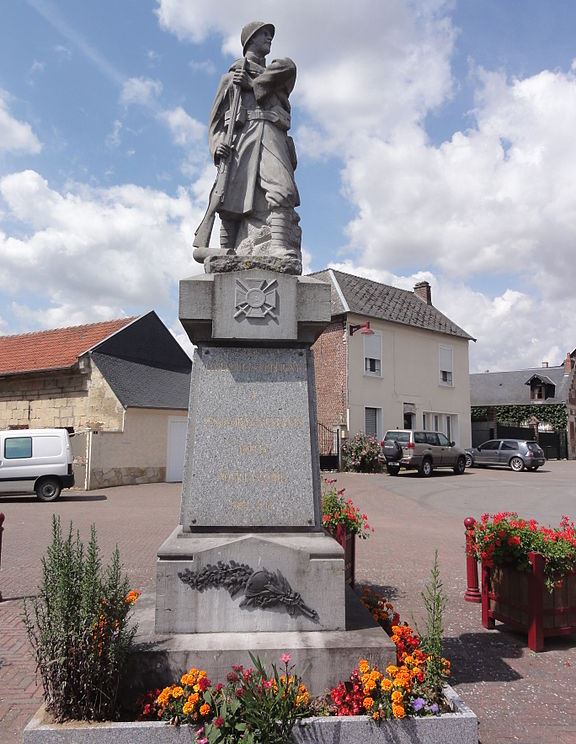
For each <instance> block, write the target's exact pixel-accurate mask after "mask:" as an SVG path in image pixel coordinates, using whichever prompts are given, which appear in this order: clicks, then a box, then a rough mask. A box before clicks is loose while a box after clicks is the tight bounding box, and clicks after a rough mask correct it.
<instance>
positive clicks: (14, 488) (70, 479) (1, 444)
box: [0, 429, 74, 501]
mask: <svg viewBox="0 0 576 744" xmlns="http://www.w3.org/2000/svg"><path fill="white" fill-rule="evenodd" d="M73 485H74V474H73V472H72V448H71V447H70V438H69V436H68V432H67V431H66V429H13V430H10V431H0V494H1V493H30V492H31V491H35V492H36V496H37V497H38V498H39V499H40V501H54V500H55V499H57V498H58V496H60V492H61V491H62V489H63V488H71V487H72V486H73Z"/></svg>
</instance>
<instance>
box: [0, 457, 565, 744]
mask: <svg viewBox="0 0 576 744" xmlns="http://www.w3.org/2000/svg"><path fill="white" fill-rule="evenodd" d="M547 468H548V473H540V471H539V472H538V474H535V473H534V474H532V473H519V474H516V473H511V472H509V471H506V472H504V471H500V472H498V471H495V470H486V471H484V470H472V471H467V472H466V474H465V475H464V476H462V477H455V476H453V475H452V474H449V473H447V474H442V473H437V474H434V476H433V477H432V478H431V479H427V480H424V479H419V478H416V477H414V476H413V475H412V474H411V473H405V474H402V475H401V476H400V477H398V478H390V477H389V476H387V475H355V474H341V475H338V476H337V478H338V485H339V486H340V487H345V488H346V492H347V495H349V496H351V497H353V498H354V500H355V501H356V502H357V503H358V505H359V506H360V507H361V508H362V510H364V511H366V512H367V513H368V515H369V517H370V521H371V524H372V525H373V526H374V528H375V532H374V534H373V535H372V536H371V538H370V539H369V540H366V541H359V543H358V548H357V580H358V582H359V583H364V584H370V585H373V586H375V587H379V588H381V590H382V591H383V593H384V594H386V595H387V596H388V597H389V599H391V601H393V602H394V604H395V605H396V607H397V608H398V610H399V611H400V613H401V615H402V617H403V619H406V620H408V621H411V620H413V619H414V620H416V622H418V623H419V624H420V625H421V624H422V621H423V608H422V602H421V597H420V593H421V591H422V589H423V587H424V585H425V582H426V580H427V578H428V575H429V571H430V566H431V563H432V561H433V557H434V550H435V549H436V548H437V549H438V551H439V560H440V568H441V573H442V579H443V583H444V590H445V592H446V594H447V596H448V608H447V610H446V616H445V637H446V652H447V655H448V656H449V657H450V658H451V660H452V666H453V672H454V677H453V680H452V683H453V685H454V687H455V688H456V689H457V690H458V692H459V693H460V694H461V695H462V697H463V698H464V700H465V701H466V702H467V703H468V704H469V705H470V707H472V708H473V710H474V711H475V712H476V713H477V715H478V716H479V718H480V722H481V726H480V737H481V742H482V744H511V743H512V742H520V743H521V744H548V743H550V744H551V743H552V742H553V743H554V744H576V704H575V703H574V699H573V696H574V689H575V687H576V638H575V637H571V638H568V639H563V640H550V641H547V642H546V649H545V651H544V652H543V653H539V654H535V653H533V652H531V651H529V650H528V648H527V646H526V639H525V638H524V637H522V636H521V635H517V634H514V633H510V632H506V631H503V630H499V629H496V630H492V631H488V630H484V629H483V628H482V626H481V622H480V606H479V605H474V604H470V603H466V602H464V601H463V599H462V594H463V592H464V589H465V562H464V528H463V524H462V522H463V519H464V517H466V516H469V514H470V513H472V514H473V515H476V516H477V515H478V514H480V513H481V512H484V511H491V512H493V511H498V510H501V509H510V508H513V509H516V510H517V511H519V512H522V513H523V514H525V515H527V516H533V515H534V516H536V517H537V518H540V519H543V518H544V517H547V518H548V519H549V520H552V521H557V520H559V518H560V516H561V514H562V513H565V512H567V513H569V514H570V513H571V514H572V515H574V511H575V507H574V503H575V502H574V497H573V493H574V491H573V485H572V484H573V481H574V476H576V462H573V463H572V462H570V463H567V462H558V463H555V462H553V463H549V464H548V466H547ZM539 476H544V478H542V477H539ZM546 476H548V477H546ZM535 477H538V485H537V487H536V481H535V480H534V478H535ZM512 479H516V480H512ZM531 489H532V491H534V493H533V494H531ZM535 489H536V490H535ZM540 489H541V496H540V497H537V493H536V491H538V490H540ZM538 499H539V500H538ZM544 501H545V502H546V506H545V507H544V506H542V504H543V503H544ZM538 504H541V505H540V506H538ZM471 505H474V506H475V508H473V509H472V511H471ZM523 507H525V508H523ZM526 508H530V513H528V511H527V510H526ZM178 509H179V486H177V485H173V484H158V485H146V486H129V487H124V488H110V489H105V490H102V491H99V492H93V493H90V494H82V493H77V494H73V495H70V496H67V497H65V498H62V499H61V500H60V501H58V502H56V503H55V504H41V503H39V502H37V501H36V500H35V499H34V498H33V497H5V498H2V499H0V511H3V512H4V513H5V514H6V522H5V533H4V548H3V555H2V569H1V571H0V590H1V591H2V594H3V596H4V599H5V601H4V602H2V603H0V744H18V742H20V741H21V732H22V729H23V727H24V725H25V724H26V721H27V720H28V719H29V718H30V717H31V715H32V714H33V713H34V711H35V710H36V708H37V707H38V705H39V704H40V701H41V694H40V690H39V689H38V686H37V684H36V680H35V675H34V664H33V661H32V659H31V656H30V654H29V650H28V644H27V640H26V637H25V632H24V629H23V626H22V622H21V609H22V598H23V597H25V596H29V595H31V594H33V593H34V591H35V587H36V586H37V582H38V579H39V576H40V559H41V556H42V554H43V552H44V550H45V547H46V545H47V544H48V542H49V539H50V523H51V515H52V513H53V512H54V513H56V514H59V515H60V516H61V517H62V520H63V524H67V523H68V522H69V521H70V520H72V521H73V522H74V525H75V526H76V527H77V528H78V529H79V530H80V532H81V534H82V535H83V537H87V536H88V533H89V527H90V524H91V523H95V524H96V527H97V530H98V538H99V543H100V546H101V548H102V552H103V554H104V555H108V554H109V553H110V551H111V550H112V549H113V547H114V545H115V544H116V543H117V544H118V545H119V547H120V551H121V556H122V560H123V562H124V564H125V567H126V570H127V571H128V573H129V575H130V578H131V582H132V585H133V586H135V587H138V588H141V589H144V590H146V589H149V590H151V589H153V587H154V564H155V556H156V549H157V548H158V546H159V545H160V543H161V542H162V541H163V540H164V538H165V537H167V535H168V534H169V533H170V532H171V530H172V529H173V527H174V526H175V524H176V522H177V519H178ZM556 512H558V513H557V514H556Z"/></svg>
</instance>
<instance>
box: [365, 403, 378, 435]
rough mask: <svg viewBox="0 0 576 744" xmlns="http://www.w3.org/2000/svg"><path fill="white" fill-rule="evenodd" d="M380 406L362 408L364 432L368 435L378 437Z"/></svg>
mask: <svg viewBox="0 0 576 744" xmlns="http://www.w3.org/2000/svg"><path fill="white" fill-rule="evenodd" d="M381 418H382V409H381V408H368V407H366V408H365V409H364V433H365V434H366V435H367V436H369V437H376V438H377V439H378V438H379V436H378V435H379V432H380V430H381Z"/></svg>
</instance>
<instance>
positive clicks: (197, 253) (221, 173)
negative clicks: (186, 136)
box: [192, 57, 246, 263]
mask: <svg viewBox="0 0 576 744" xmlns="http://www.w3.org/2000/svg"><path fill="white" fill-rule="evenodd" d="M241 69H242V70H243V71H244V70H245V69H246V57H244V61H243V62H242V68H241ZM240 94H241V89H240V86H239V85H235V86H234V97H233V98H232V106H231V108H230V119H229V120H228V129H227V130H226V137H225V139H224V144H226V145H228V147H232V140H233V139H234V127H235V126H236V119H237V118H238V111H239V109H240ZM231 157H232V155H231V154H230V155H229V156H228V157H227V158H220V161H219V163H218V175H217V176H216V181H215V182H214V186H212V190H211V191H210V200H209V201H208V209H207V210H206V214H205V215H204V217H203V219H202V222H201V223H200V225H199V226H198V229H197V230H196V232H195V233H194V242H193V243H192V245H193V246H194V248H195V250H194V252H193V254H192V255H193V257H194V260H195V261H198V262H199V263H203V262H204V259H205V258H208V256H210V255H212V254H213V253H214V251H211V250H210V249H209V248H208V244H209V243H210V235H211V234H212V228H213V227H214V218H215V216H216V211H217V209H218V207H219V206H220V204H222V202H223V201H224V197H225V196H226V188H227V185H228V174H229V172H230V158H231Z"/></svg>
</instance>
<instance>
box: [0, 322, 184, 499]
mask: <svg viewBox="0 0 576 744" xmlns="http://www.w3.org/2000/svg"><path fill="white" fill-rule="evenodd" d="M191 366H192V363H191V361H190V359H189V357H188V356H187V354H185V352H184V351H183V350H182V348H181V347H180V345H179V344H178V342H177V341H176V340H175V339H174V337H173V336H172V334H171V333H170V332H169V330H168V329H167V328H166V326H165V325H164V324H163V323H162V321H161V320H160V319H159V318H158V316H157V315H156V313H155V312H153V311H152V312H150V313H147V314H146V315H142V316H140V317H131V318H120V319H117V320H110V321H105V322H102V323H92V324H90V325H83V326H74V327H69V328H56V329H53V330H49V331H39V332H35V333H26V334H22V335H17V336H2V337H0V429H10V428H12V429H14V428H44V427H65V428H67V429H68V431H69V432H70V433H72V434H74V437H73V439H72V444H73V451H74V455H75V476H76V484H77V485H78V486H84V487H85V488H87V489H90V488H99V487H103V486H112V485H123V484H129V483H146V482H158V481H164V480H166V479H169V480H179V478H180V474H181V468H182V461H183V451H184V437H185V431H186V415H187V409H188V391H189V387H190V371H191Z"/></svg>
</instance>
